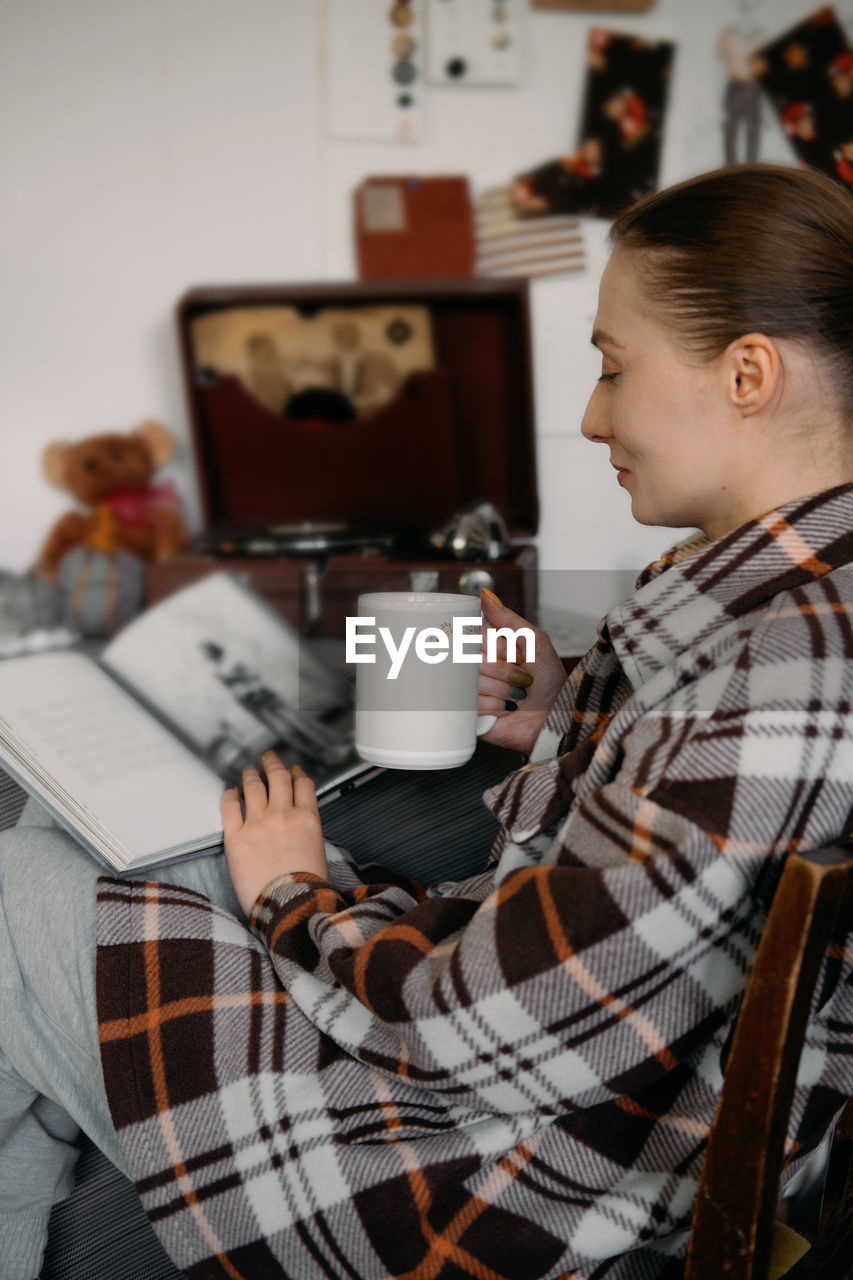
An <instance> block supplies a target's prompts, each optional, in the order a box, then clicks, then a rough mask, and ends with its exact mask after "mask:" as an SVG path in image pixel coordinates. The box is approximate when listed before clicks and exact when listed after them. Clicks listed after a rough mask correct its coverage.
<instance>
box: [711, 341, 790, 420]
mask: <svg viewBox="0 0 853 1280" xmlns="http://www.w3.org/2000/svg"><path fill="white" fill-rule="evenodd" d="M725 371H726V390H727V393H728V397H729V401H730V403H731V405H732V408H734V409H736V410H737V411H738V412H739V413H740V414H742V415H743V416H745V417H749V416H750V415H751V414H754V413H758V412H759V411H760V410H761V409H764V408H765V407H766V406H767V405H768V404H769V403H770V401H771V400H772V399H773V397H774V396H775V394H776V393H777V391H778V390H779V387H780V385H781V379H782V357H781V356H780V354H779V348H778V347H777V346H776V343H775V342H774V341H773V339H772V338H768V337H767V335H766V334H764V333H747V334H746V335H745V336H744V337H742V338H738V339H737V341H736V342H733V343H732V344H731V345H730V346H729V348H728V349H727V351H726V358H725Z"/></svg>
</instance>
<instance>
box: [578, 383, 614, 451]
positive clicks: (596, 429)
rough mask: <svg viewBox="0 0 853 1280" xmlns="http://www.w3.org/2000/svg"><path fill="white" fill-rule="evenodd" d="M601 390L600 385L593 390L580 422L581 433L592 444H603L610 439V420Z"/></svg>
mask: <svg viewBox="0 0 853 1280" xmlns="http://www.w3.org/2000/svg"><path fill="white" fill-rule="evenodd" d="M603 390H604V388H603V387H602V386H601V385H599V386H597V387H596V388H595V390H594V391H593V393H592V395H591V396H590V398H589V402H588V404H587V406H586V411H585V413H584V415H583V419H582V420H581V432H582V433H583V435H585V436H586V438H587V440H592V442H593V443H594V444H604V443H606V441H607V440H609V439H610V418H609V415H608V413H607V410H606V407H605V406H606V400H605V397H604V395H603V394H602V392H603Z"/></svg>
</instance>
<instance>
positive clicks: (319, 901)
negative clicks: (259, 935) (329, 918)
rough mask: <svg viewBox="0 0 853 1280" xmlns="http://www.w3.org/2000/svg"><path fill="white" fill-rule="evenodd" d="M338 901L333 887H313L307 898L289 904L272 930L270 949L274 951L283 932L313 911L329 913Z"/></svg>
mask: <svg viewBox="0 0 853 1280" xmlns="http://www.w3.org/2000/svg"><path fill="white" fill-rule="evenodd" d="M340 903H341V899H340V898H339V897H338V895H337V894H336V893H335V891H334V890H333V889H315V890H314V892H313V893H312V894H309V895H308V897H307V898H305V899H303V900H301V901H299V902H295V903H293V904H291V905H289V906H288V907H287V909H286V910H285V911H284V912H283V914H282V916H281V919H280V920H279V921H278V923H277V924H276V926H275V928H274V929H273V931H272V936H271V938H270V950H271V951H275V947H276V943H277V942H278V940H279V938H280V937H281V935H282V934H283V933H287V932H288V931H289V930H290V929H295V928H296V927H297V925H300V924H302V922H303V921H304V920H307V919H308V918H309V916H313V915H314V912H315V911H322V912H323V913H324V915H331V914H332V913H333V911H334V909H335V908H336V907H338V906H340Z"/></svg>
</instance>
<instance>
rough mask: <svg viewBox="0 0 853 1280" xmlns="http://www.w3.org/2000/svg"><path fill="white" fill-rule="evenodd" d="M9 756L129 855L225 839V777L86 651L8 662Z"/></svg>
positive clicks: (2, 673) (97, 836) (67, 810)
mask: <svg viewBox="0 0 853 1280" xmlns="http://www.w3.org/2000/svg"><path fill="white" fill-rule="evenodd" d="M0 754H2V756H3V758H4V759H6V761H7V763H8V764H9V766H10V769H11V770H12V772H13V773H16V774H18V776H20V777H21V779H22V781H23V782H24V783H25V784H26V785H29V786H32V787H34V788H35V789H36V790H37V791H38V792H39V794H41V795H43V796H44V798H45V799H46V800H47V801H48V803H49V804H53V805H55V806H56V807H57V808H58V809H59V810H60V811H61V812H62V813H63V814H65V815H66V817H67V818H68V820H69V822H70V824H71V825H72V826H74V827H75V828H77V827H79V828H80V829H81V834H83V835H84V836H86V837H87V838H88V839H90V840H91V841H92V842H93V843H95V844H96V845H98V846H103V849H102V851H103V852H105V853H106V854H107V856H110V854H111V853H112V855H114V857H116V858H118V859H119V863H121V862H124V861H127V862H128V863H131V862H145V861H150V860H152V859H154V858H156V857H157V856H158V855H159V854H161V853H163V852H164V851H167V850H179V849H183V848H184V847H185V846H188V845H195V846H196V847H206V846H207V845H215V844H216V843H217V841H218V839H219V838H221V819H220V801H221V794H222V785H221V782H220V780H219V779H218V778H217V776H216V775H215V774H214V773H213V772H211V770H209V769H208V768H207V767H206V766H205V765H203V764H202V763H201V762H200V761H199V760H197V759H196V758H195V757H194V756H193V754H192V752H190V751H189V750H188V749H187V748H186V747H185V746H183V744H182V743H180V742H178V741H177V739H176V738H174V736H173V735H172V734H171V733H170V732H169V731H168V730H167V729H165V728H164V727H163V726H162V725H161V724H159V723H158V722H157V721H156V720H155V719H153V717H152V716H151V715H150V714H149V713H148V712H147V711H145V710H143V709H142V708H141V707H140V706H138V705H137V703H136V702H135V701H134V700H133V698H132V697H131V696H130V694H128V693H127V692H126V691H125V690H124V689H122V688H121V687H120V686H119V685H118V684H116V682H115V681H114V680H112V679H111V678H110V676H108V675H107V674H106V673H105V672H103V671H101V670H100V669H99V668H98V667H97V666H96V665H95V664H94V663H93V662H92V661H91V660H90V659H89V658H86V657H84V656H83V655H82V654H76V653H68V652H63V653H48V654H40V655H33V656H30V657H26V658H12V659H7V660H6V661H3V662H0ZM120 850H124V851H125V853H124V854H123V855H122V854H121V853H120ZM111 860H113V857H111Z"/></svg>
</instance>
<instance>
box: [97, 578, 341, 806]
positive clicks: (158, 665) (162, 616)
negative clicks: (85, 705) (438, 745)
mask: <svg viewBox="0 0 853 1280" xmlns="http://www.w3.org/2000/svg"><path fill="white" fill-rule="evenodd" d="M101 661H102V664H103V665H104V666H105V667H106V668H107V670H109V671H110V672H112V673H113V674H114V675H115V676H117V677H118V678H119V679H120V680H121V681H122V683H124V684H125V685H127V686H129V687H130V688H131V689H132V691H133V692H134V693H135V694H136V695H137V696H138V697H140V698H142V699H143V700H144V702H145V703H146V704H147V705H148V706H149V707H150V708H151V709H152V710H153V711H154V712H155V714H156V715H158V716H159V717H160V718H162V719H163V720H166V721H167V722H168V723H169V724H170V725H171V726H172V727H173V728H174V729H175V730H176V732H177V733H178V734H179V735H180V736H181V737H182V738H183V739H184V740H185V741H186V742H187V743H188V744H189V745H190V746H191V747H192V749H193V750H194V751H195V752H196V754H197V755H198V756H199V757H200V758H201V759H202V760H204V761H205V763H206V764H208V765H209V766H210V767H211V768H212V769H213V770H214V771H215V772H216V773H218V774H219V775H220V776H221V777H223V778H224V779H226V780H230V779H233V778H236V777H237V776H238V774H239V770H240V768H241V767H242V766H243V765H245V764H248V763H255V762H257V760H258V758H259V756H260V754H261V752H262V751H264V750H265V749H266V748H267V747H273V746H274V747H276V748H277V749H278V750H279V751H280V752H281V753H282V754H283V755H284V756H285V757H286V758H287V759H288V760H289V761H290V762H295V761H298V762H299V763H300V764H303V765H304V766H305V768H306V769H308V770H309V772H311V774H312V776H314V777H315V779H316V780H317V781H318V783H319V782H321V781H324V780H325V778H326V775H327V774H328V773H329V771H334V770H335V769H336V768H338V767H339V766H340V765H342V764H343V763H344V762H346V761H348V760H350V759H352V758H353V746H352V742H353V720H352V688H351V685H350V684H349V682H348V681H347V680H346V679H345V678H344V677H343V676H341V675H338V674H337V673H336V672H334V671H333V670H332V669H331V668H329V667H327V666H326V665H325V664H324V663H322V662H321V661H320V660H319V659H318V658H317V657H316V656H315V655H314V653H313V652H312V651H311V648H310V642H308V641H305V640H303V639H302V638H301V637H300V636H299V635H298V633H297V632H296V631H295V630H294V629H293V628H292V627H290V626H289V624H288V623H286V622H285V621H284V620H283V619H282V618H281V617H280V616H279V615H278V614H277V613H276V612H275V611H274V610H273V609H272V607H271V606H269V605H267V604H266V602H265V601H264V600H262V599H261V598H260V597H259V596H258V595H256V593H255V592H253V591H252V590H251V589H250V588H248V587H246V586H245V585H244V584H243V582H242V581H241V579H240V578H238V577H237V576H235V575H233V574H230V573H228V572H225V571H222V572H219V573H213V574H210V575H209V576H208V577H205V578H202V579H200V580H199V581H198V582H196V583H193V584H192V585H191V586H188V587H184V588H183V589H182V590H181V591H178V592H176V593H175V594H174V595H172V596H169V597H168V598H167V599H165V600H163V601H161V602H160V603H159V604H157V605H154V606H153V607H152V608H151V609H149V610H148V611H147V612H146V613H145V614H144V615H143V616H142V618H140V619H139V620H138V621H137V622H136V623H135V624H132V625H131V626H129V627H126V628H125V629H124V630H123V631H122V632H120V633H119V634H118V635H117V636H116V637H115V639H114V640H113V641H112V642H111V643H110V644H109V645H108V646H107V648H106V649H105V650H104V652H103V654H102V656H101Z"/></svg>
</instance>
